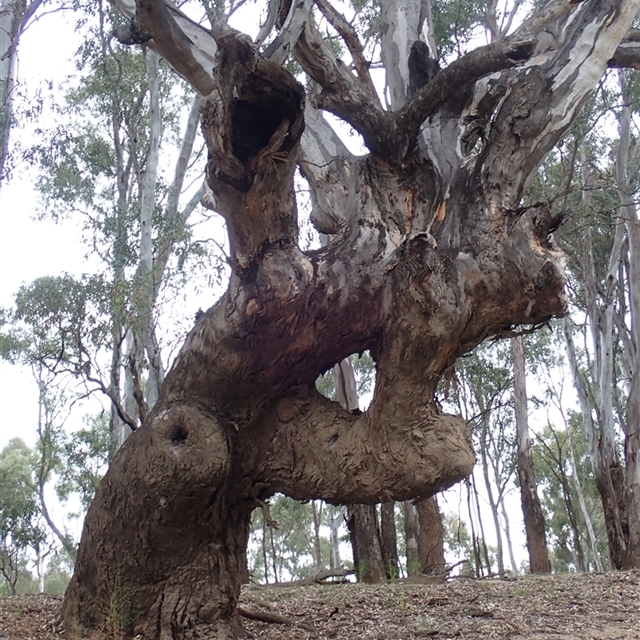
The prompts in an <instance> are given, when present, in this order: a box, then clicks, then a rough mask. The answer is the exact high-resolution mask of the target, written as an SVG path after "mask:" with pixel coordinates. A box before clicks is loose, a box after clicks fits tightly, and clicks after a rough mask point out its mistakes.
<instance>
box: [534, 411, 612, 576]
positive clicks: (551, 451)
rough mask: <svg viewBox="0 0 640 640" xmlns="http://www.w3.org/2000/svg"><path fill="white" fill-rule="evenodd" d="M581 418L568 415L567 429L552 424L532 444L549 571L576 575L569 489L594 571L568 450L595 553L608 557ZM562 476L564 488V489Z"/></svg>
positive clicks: (571, 413)
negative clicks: (583, 503) (545, 531)
mask: <svg viewBox="0 0 640 640" xmlns="http://www.w3.org/2000/svg"><path fill="white" fill-rule="evenodd" d="M581 423H582V418H581V416H580V414H578V413H575V412H570V413H569V419H568V421H567V427H566V429H564V428H563V429H555V428H554V427H553V426H552V425H551V424H549V425H547V426H546V428H545V429H544V430H543V431H542V433H540V434H539V435H538V436H537V438H536V439H535V441H534V443H533V460H534V466H535V473H536V479H537V480H538V486H539V488H540V489H541V491H540V494H541V503H542V508H543V511H544V515H545V523H546V526H547V540H548V544H549V551H550V559H551V563H552V570H553V571H558V572H566V571H576V570H577V569H578V567H577V565H576V553H577V550H576V548H575V544H574V539H573V532H572V527H571V522H570V519H569V514H568V510H567V502H566V501H567V496H566V495H565V490H566V488H567V486H568V490H569V496H568V497H569V499H570V500H571V502H572V505H573V510H574V513H575V516H576V520H577V526H578V529H579V533H580V542H581V546H582V549H583V551H584V552H585V556H586V558H585V560H586V562H587V563H588V565H589V566H587V567H586V568H587V569H593V567H594V565H593V550H592V549H591V544H590V540H589V538H588V536H587V530H586V524H585V522H584V518H583V515H582V512H581V510H580V508H579V499H578V495H577V492H576V487H575V478H574V469H573V465H572V464H571V457H570V456H571V450H572V451H573V456H574V460H575V471H576V473H577V480H578V482H579V483H580V486H581V487H582V492H583V495H584V499H585V503H586V508H587V511H588V513H589V517H590V519H591V522H592V523H593V528H594V532H595V534H596V540H597V549H596V553H598V555H599V556H600V558H606V557H607V556H608V548H607V541H606V533H605V528H604V515H603V512H602V503H601V500H600V496H599V494H598V491H597V487H596V484H595V480H594V479H593V473H592V470H591V462H590V460H589V455H588V447H587V442H586V438H585V435H584V430H583V429H582V424H581ZM563 475H564V476H565V478H566V481H567V485H566V486H565V487H563V484H562V480H563Z"/></svg>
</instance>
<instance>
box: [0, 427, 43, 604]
mask: <svg viewBox="0 0 640 640" xmlns="http://www.w3.org/2000/svg"><path fill="white" fill-rule="evenodd" d="M32 463H33V452H32V451H31V450H30V449H29V448H28V447H27V446H26V445H25V443H24V442H23V441H22V440H20V439H18V438H14V439H13V440H10V441H9V443H8V444H7V445H6V446H5V447H4V448H3V449H2V451H0V578H1V579H2V582H4V584H5V585H6V587H8V590H9V591H10V592H11V593H12V594H14V595H15V593H16V584H17V582H18V579H19V577H20V571H21V569H22V568H23V567H24V565H25V564H26V560H27V553H28V551H29V550H32V551H33V552H37V550H38V549H40V548H41V547H42V546H43V545H44V544H45V543H46V541H47V532H46V528H45V526H44V523H43V521H42V518H41V514H40V508H39V499H38V493H37V491H36V489H35V487H34V486H33V483H32V476H31V473H32Z"/></svg>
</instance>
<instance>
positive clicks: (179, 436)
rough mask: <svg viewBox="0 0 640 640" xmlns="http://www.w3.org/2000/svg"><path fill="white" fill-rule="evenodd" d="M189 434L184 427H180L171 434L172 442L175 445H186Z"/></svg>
mask: <svg viewBox="0 0 640 640" xmlns="http://www.w3.org/2000/svg"><path fill="white" fill-rule="evenodd" d="M188 436H189V433H188V432H187V430H186V429H185V428H184V426H182V425H180V426H178V427H176V429H175V431H174V432H173V433H172V434H171V442H173V443H174V444H184V443H185V442H186V441H187V437H188Z"/></svg>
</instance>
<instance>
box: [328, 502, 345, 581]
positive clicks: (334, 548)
mask: <svg viewBox="0 0 640 640" xmlns="http://www.w3.org/2000/svg"><path fill="white" fill-rule="evenodd" d="M346 509H347V508H346V507H335V506H334V505H332V504H330V505H329V520H330V522H329V527H330V530H331V533H330V537H331V563H332V568H333V569H339V568H340V567H342V558H341V557H340V525H341V524H342V521H343V519H344V516H345V513H346Z"/></svg>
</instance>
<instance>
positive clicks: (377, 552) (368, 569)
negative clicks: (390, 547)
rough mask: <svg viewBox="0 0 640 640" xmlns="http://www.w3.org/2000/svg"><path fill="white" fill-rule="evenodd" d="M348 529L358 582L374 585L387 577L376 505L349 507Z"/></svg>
mask: <svg viewBox="0 0 640 640" xmlns="http://www.w3.org/2000/svg"><path fill="white" fill-rule="evenodd" d="M347 528H348V529H349V537H350V538H351V547H352V549H353V565H354V567H355V569H356V577H357V578H358V582H367V583H369V584H374V583H377V582H383V581H384V579H385V577H386V572H385V566H384V562H383V560H382V549H381V548H380V528H379V526H378V517H377V514H376V505H374V504H352V505H349V506H348V507H347Z"/></svg>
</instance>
